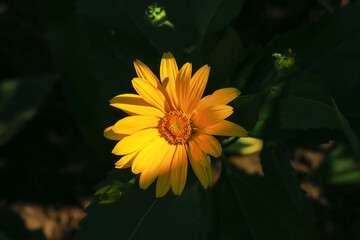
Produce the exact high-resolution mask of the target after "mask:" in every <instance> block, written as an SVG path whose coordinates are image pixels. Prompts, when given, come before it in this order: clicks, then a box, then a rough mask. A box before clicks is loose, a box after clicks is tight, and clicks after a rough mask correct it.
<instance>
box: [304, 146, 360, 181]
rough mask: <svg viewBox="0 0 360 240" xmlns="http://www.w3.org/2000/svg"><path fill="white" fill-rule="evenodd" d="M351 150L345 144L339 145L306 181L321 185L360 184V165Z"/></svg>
mask: <svg viewBox="0 0 360 240" xmlns="http://www.w3.org/2000/svg"><path fill="white" fill-rule="evenodd" d="M350 150H351V149H350V147H349V146H346V145H345V144H344V143H343V142H339V143H337V144H336V147H335V148H334V149H332V150H331V151H330V152H329V154H328V156H327V157H326V159H325V161H324V162H323V164H321V165H320V167H319V168H318V169H316V170H315V171H314V172H312V173H311V174H310V175H309V176H307V177H306V179H305V181H311V182H315V183H321V184H324V183H325V184H326V183H332V184H354V183H360V164H359V162H358V161H356V159H355V158H354V155H353V153H352V152H351V151H350Z"/></svg>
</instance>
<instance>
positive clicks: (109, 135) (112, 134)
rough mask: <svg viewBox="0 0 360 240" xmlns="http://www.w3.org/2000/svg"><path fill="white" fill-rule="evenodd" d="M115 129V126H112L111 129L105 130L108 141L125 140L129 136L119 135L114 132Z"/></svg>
mask: <svg viewBox="0 0 360 240" xmlns="http://www.w3.org/2000/svg"><path fill="white" fill-rule="evenodd" d="M113 127H114V126H111V127H108V128H106V129H105V130H104V137H106V138H107V139H110V140H121V139H123V138H124V137H126V136H127V135H125V134H117V133H115V132H114V131H113Z"/></svg>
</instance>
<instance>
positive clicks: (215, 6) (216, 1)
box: [184, 0, 244, 36]
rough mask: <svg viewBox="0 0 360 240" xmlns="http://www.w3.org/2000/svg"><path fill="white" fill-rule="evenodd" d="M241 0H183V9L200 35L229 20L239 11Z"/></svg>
mask: <svg viewBox="0 0 360 240" xmlns="http://www.w3.org/2000/svg"><path fill="white" fill-rule="evenodd" d="M243 2H244V1H243V0H239V1H231V0H210V1H209V0H208V1H206V0H201V1H191V0H186V1H184V9H185V10H186V12H187V14H188V16H189V17H190V18H191V20H192V22H193V24H194V25H195V26H196V27H197V29H198V31H199V32H200V35H201V36H204V35H205V33H206V32H207V31H214V30H219V29H221V28H223V27H225V26H226V25H227V24H229V23H230V22H231V20H233V19H234V18H235V17H236V16H237V15H238V14H239V12H240V9H241V7H242V5H243Z"/></svg>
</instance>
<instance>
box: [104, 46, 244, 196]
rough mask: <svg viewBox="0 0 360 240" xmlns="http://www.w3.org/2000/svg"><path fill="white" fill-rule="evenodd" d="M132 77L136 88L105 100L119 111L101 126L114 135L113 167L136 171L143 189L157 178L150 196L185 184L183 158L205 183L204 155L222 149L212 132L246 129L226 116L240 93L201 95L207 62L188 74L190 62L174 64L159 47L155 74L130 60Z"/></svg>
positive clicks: (208, 175) (208, 174) (226, 91)
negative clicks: (117, 157) (117, 117)
mask: <svg viewBox="0 0 360 240" xmlns="http://www.w3.org/2000/svg"><path fill="white" fill-rule="evenodd" d="M134 66H135V70H136V73H137V75H138V78H134V79H133V80H132V84H133V87H134V89H135V90H136V92H137V93H138V95H137V94H122V95H118V96H116V97H114V98H113V99H111V100H110V105H111V106H114V107H116V108H119V109H121V110H123V111H125V112H126V113H128V114H129V115H131V116H129V117H125V118H123V119H121V120H120V121H118V122H117V123H115V125H113V126H111V127H108V128H107V129H105V131H104V135H105V137H107V138H109V139H111V140H117V141H119V142H118V143H117V144H116V146H115V148H114V149H113V151H112V152H113V153H114V154H116V155H122V157H121V158H120V160H119V161H118V162H116V164H115V167H116V168H128V167H131V170H132V172H133V173H135V174H139V173H140V174H141V175H140V180H139V185H140V187H141V188H142V189H146V188H147V187H148V186H150V184H151V183H153V182H154V181H155V179H156V178H157V184H156V197H162V196H164V195H165V194H166V193H167V192H168V191H169V190H170V188H171V189H172V191H173V192H174V194H175V195H180V194H181V193H182V192H183V190H184V187H185V183H186V178H187V169H188V162H190V165H191V167H192V169H193V171H194V172H195V174H196V176H197V177H198V179H199V180H200V183H201V184H202V186H203V187H204V188H205V189H206V188H207V187H208V186H209V185H210V183H211V181H212V169H211V161H210V156H209V155H211V156H213V157H219V156H220V155H221V152H222V148H221V145H220V143H219V141H218V140H217V139H216V138H215V137H213V136H212V135H218V136H234V137H245V136H247V132H246V130H245V129H244V128H243V127H241V126H239V125H237V124H235V123H232V122H229V121H227V120H224V119H226V118H227V117H229V116H230V115H231V114H232V113H233V109H232V107H231V106H228V105H226V104H228V103H229V102H231V101H232V100H234V99H235V98H236V97H237V96H239V95H240V92H239V90H237V89H235V88H223V89H219V90H217V91H215V92H214V93H213V94H211V95H208V96H206V97H204V98H202V95H203V93H204V90H205V86H206V84H207V81H208V78H209V73H210V67H209V66H207V65H205V66H203V67H202V68H200V69H199V70H198V71H197V72H196V73H195V74H194V75H193V76H191V73H192V65H191V64H190V63H186V64H184V65H183V66H182V68H181V69H180V70H178V66H177V64H176V61H175V59H174V57H173V55H172V54H171V53H164V55H163V57H162V60H161V65H160V80H161V82H160V81H159V80H158V78H157V77H156V76H155V75H154V74H153V73H152V71H151V70H150V69H149V68H148V67H147V66H146V65H145V64H143V63H142V62H141V61H139V60H136V61H135V62H134Z"/></svg>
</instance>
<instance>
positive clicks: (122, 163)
mask: <svg viewBox="0 0 360 240" xmlns="http://www.w3.org/2000/svg"><path fill="white" fill-rule="evenodd" d="M136 154H138V152H133V153H130V154H127V155H125V156H123V157H122V158H120V160H119V161H117V162H116V163H115V168H128V167H131V164H132V162H133V161H134V159H135V156H136Z"/></svg>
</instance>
